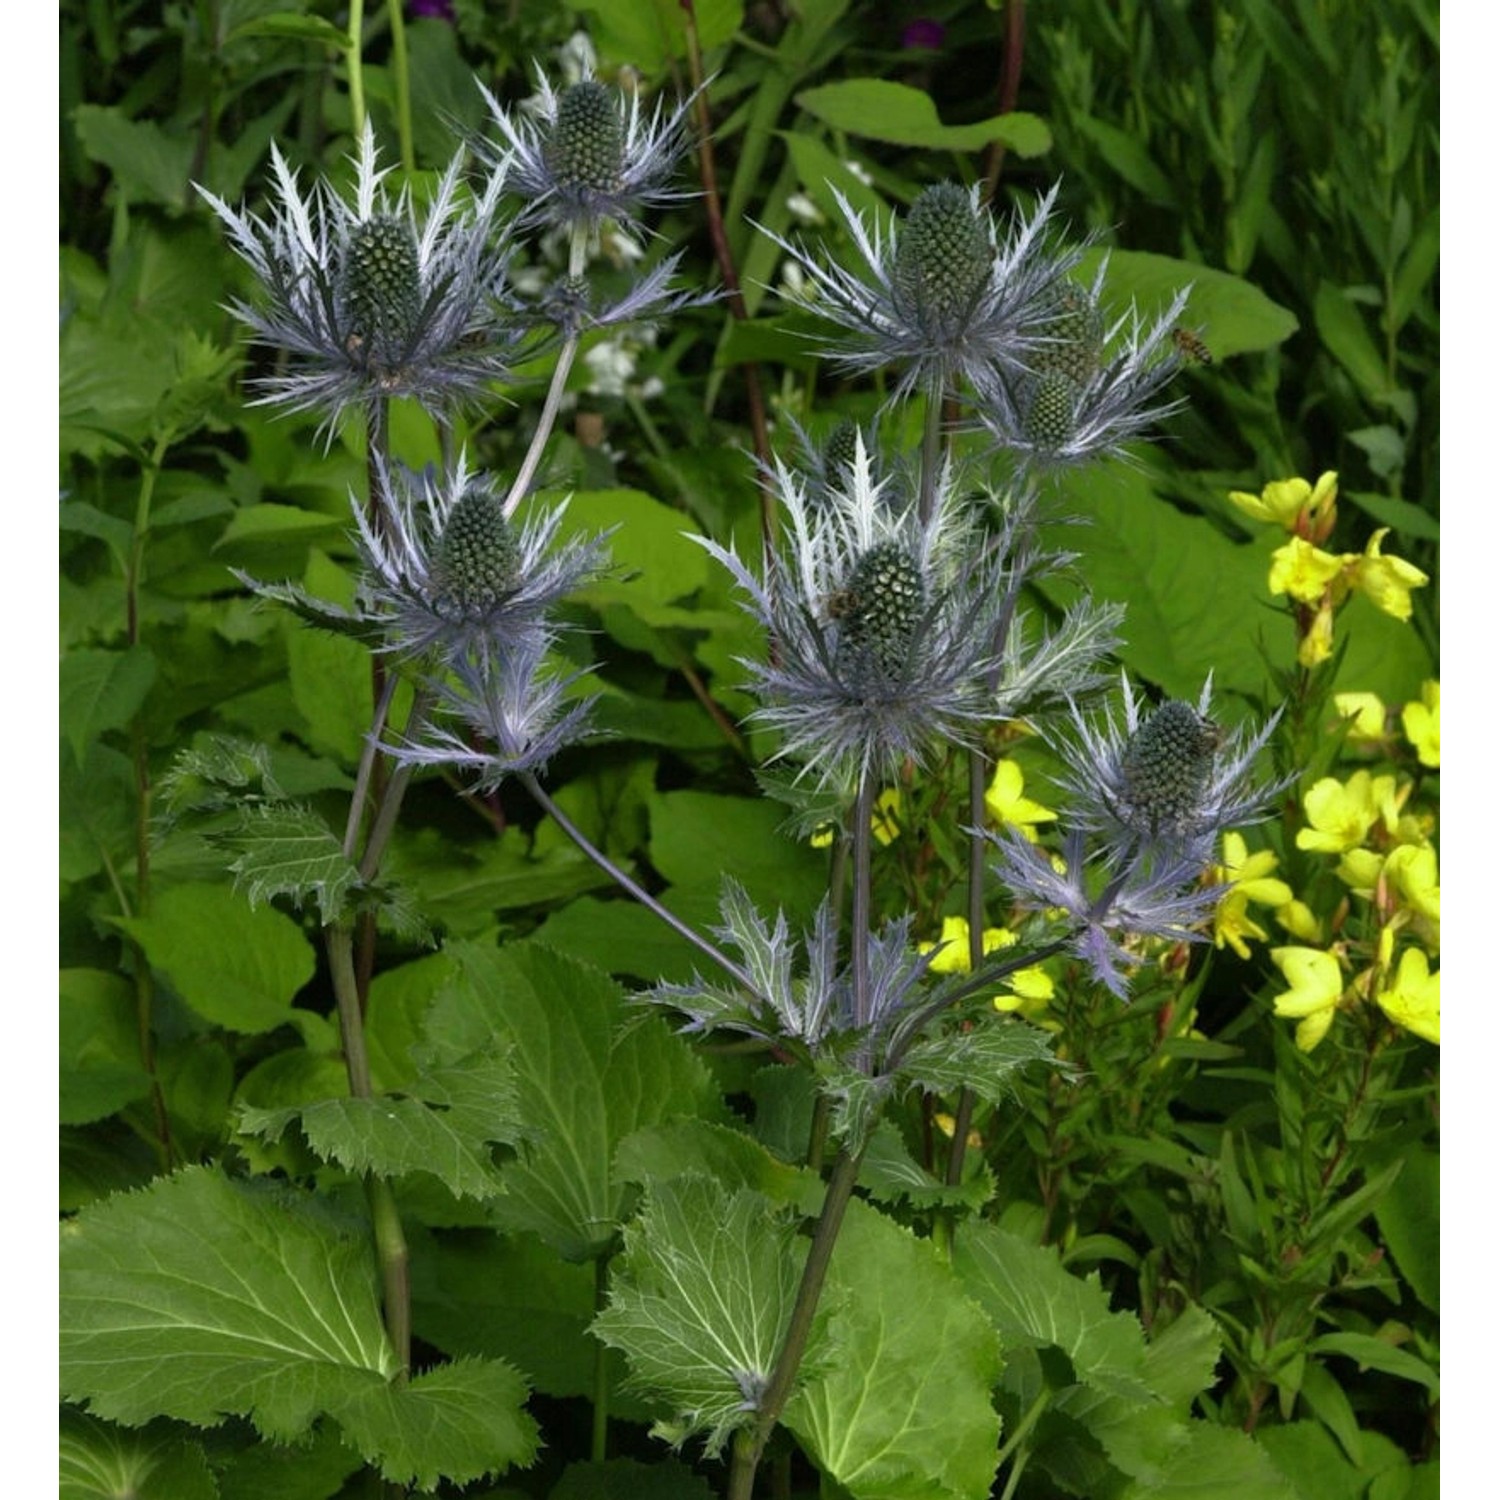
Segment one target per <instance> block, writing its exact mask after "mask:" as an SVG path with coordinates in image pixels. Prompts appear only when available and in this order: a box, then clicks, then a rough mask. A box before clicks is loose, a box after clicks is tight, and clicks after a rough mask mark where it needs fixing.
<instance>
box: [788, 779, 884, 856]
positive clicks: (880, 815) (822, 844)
mask: <svg viewBox="0 0 1500 1500" xmlns="http://www.w3.org/2000/svg"><path fill="white" fill-rule="evenodd" d="M900 811H901V793H900V791H899V790H898V789H897V788H896V787H893V786H888V787H887V788H886V789H885V790H884V791H883V792H882V793H881V794H880V795H879V796H878V797H877V798H876V799H875V810H874V811H873V812H872V813H871V814H870V832H871V833H873V834H874V835H875V842H876V843H877V844H879V845H880V846H881V847H882V848H884V847H885V845H887V844H889V843H891V842H892V841H893V840H895V839H897V838H899V837H900V836H901V820H900V818H899V817H898V816H897V815H898V814H899V813H900ZM833 835H834V825H833V824H832V823H824V824H823V825H822V826H821V827H819V828H815V829H814V830H813V832H812V835H811V837H810V838H809V839H808V843H810V844H811V845H812V846H813V848H814V849H826V848H827V847H828V846H829V845H830V844H831V843H832V842H833Z"/></svg>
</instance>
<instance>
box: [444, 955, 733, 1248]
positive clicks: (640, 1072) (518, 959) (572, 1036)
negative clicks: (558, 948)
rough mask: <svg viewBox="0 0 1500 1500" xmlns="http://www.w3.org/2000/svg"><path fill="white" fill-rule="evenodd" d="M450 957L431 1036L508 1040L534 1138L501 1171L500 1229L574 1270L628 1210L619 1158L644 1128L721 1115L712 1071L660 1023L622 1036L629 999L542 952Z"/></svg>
mask: <svg viewBox="0 0 1500 1500" xmlns="http://www.w3.org/2000/svg"><path fill="white" fill-rule="evenodd" d="M450 951H452V952H453V953H454V956H455V957H456V958H457V960H458V962H459V966H460V976H459V978H458V979H457V980H456V982H455V983H454V984H453V985H452V986H450V987H449V988H447V989H446V990H445V991H444V992H443V994H442V995H441V996H440V997H439V999H438V1001H437V1003H436V1004H435V1005H434V1007H433V1012H432V1015H431V1018H430V1021H429V1036H431V1037H432V1038H433V1039H434V1040H441V1041H442V1043H443V1044H444V1045H445V1046H450V1047H457V1046H462V1045H468V1046H476V1047H477V1046H483V1045H485V1044H486V1043H488V1042H490V1041H492V1040H493V1039H494V1038H496V1037H500V1038H503V1039H508V1040H509V1041H510V1043H511V1044H512V1049H513V1050H512V1057H513V1060H514V1063H515V1070H516V1088H517V1102H518V1107H519V1110H520V1113H521V1117H522V1118H523V1119H524V1120H525V1121H526V1122H527V1124H528V1126H529V1127H530V1128H531V1130H532V1131H533V1132H534V1138H533V1139H532V1140H531V1141H530V1142H529V1143H528V1144H527V1147H526V1150H525V1151H524V1153H523V1155H522V1158H521V1160H519V1161H515V1162H511V1163H508V1164H507V1165H506V1166H505V1167H504V1168H502V1170H501V1179H502V1181H503V1183H504V1185H505V1189H506V1196H505V1197H503V1198H501V1199H500V1200H499V1201H498V1202H497V1203H496V1204H495V1207H494V1213H495V1215H496V1217H497V1219H498V1220H499V1221H500V1222H501V1223H502V1224H504V1225H505V1226H506V1227H509V1228H513V1229H529V1230H531V1231H533V1232H534V1233H536V1234H538V1235H540V1236H541V1238H542V1239H543V1240H545V1241H546V1242H547V1243H548V1244H549V1245H551V1246H552V1247H553V1248H554V1249H555V1250H557V1251H558V1253H559V1254H561V1255H563V1256H565V1257H566V1258H568V1259H570V1260H586V1259H590V1258H592V1257H594V1256H597V1255H601V1254H603V1253H604V1252H605V1250H607V1249H608V1247H609V1246H610V1244H611V1243H612V1242H613V1239H614V1236H615V1232H616V1229H617V1226H618V1224H619V1221H620V1219H621V1217H622V1214H623V1210H624V1191H625V1184H624V1183H622V1182H620V1181H618V1180H617V1178H616V1176H615V1174H614V1172H613V1170H612V1164H613V1160H614V1155H615V1150H616V1148H617V1147H618V1145H619V1143H620V1142H621V1141H622V1140H623V1139H624V1138H625V1137H626V1136H627V1135H629V1134H630V1133H631V1132H632V1131H634V1130H637V1129H639V1128H640V1127H641V1126H643V1125H651V1124H655V1123H656V1122H658V1121H661V1120H666V1119H671V1118H672V1117H674V1116H678V1115H694V1114H704V1115H713V1114H715V1113H717V1112H718V1111H719V1109H720V1106H719V1105H718V1102H717V1095H716V1093H715V1091H714V1088H713V1085H712V1081H711V1079H710V1077H709V1074H708V1071H707V1069H705V1068H704V1066H703V1065H702V1064H701V1063H700V1062H699V1061H698V1059H697V1058H696V1057H695V1056H694V1055H693V1053H692V1051H691V1050H690V1049H689V1047H688V1046H687V1044H686V1043H685V1042H683V1041H682V1040H681V1039H680V1038H679V1037H677V1036H674V1035H673V1034H672V1032H670V1031H669V1030H668V1029H667V1027H666V1026H665V1024H664V1023H663V1022H662V1021H660V1020H659V1019H658V1018H657V1017H655V1016H644V1017H640V1018H639V1019H635V1020H632V1021H631V1024H630V1025H629V1026H627V1027H623V1028H622V1024H621V1023H622V1022H623V1021H625V1019H626V1011H625V1007H624V1004H623V999H624V997H623V995H622V994H621V991H620V990H619V988H618V987H617V986H616V985H615V984H614V983H613V981H611V980H610V979H609V978H607V977H606V976H605V975H604V974H602V973H600V972H599V971H598V970H597V969H592V968H589V967H587V966H586V965H584V964H581V963H578V962H576V961H575V960H573V959H571V958H568V957H567V956H565V955H563V954H561V953H556V952H553V951H552V950H551V949H548V948H543V947H540V946H538V945H535V944H518V945H512V946H510V947H507V948H504V949H494V948H490V949H486V948H482V947H479V946H478V945H471V944H464V945H456V946H455V947H454V948H453V949H451V950H450Z"/></svg>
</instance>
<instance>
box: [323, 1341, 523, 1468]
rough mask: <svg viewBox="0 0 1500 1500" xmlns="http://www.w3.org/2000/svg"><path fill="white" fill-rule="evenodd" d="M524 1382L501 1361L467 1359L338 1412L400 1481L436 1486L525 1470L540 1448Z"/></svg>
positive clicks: (367, 1453)
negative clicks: (528, 1408) (526, 1402)
mask: <svg viewBox="0 0 1500 1500" xmlns="http://www.w3.org/2000/svg"><path fill="white" fill-rule="evenodd" d="M526 1395H527V1391H526V1382H525V1380H523V1379H522V1377H521V1376H520V1374H518V1373H517V1371H516V1370H514V1369H512V1368H511V1366H509V1365H507V1364H505V1363H504V1362H503V1361H500V1360H482V1359H461V1360H458V1361H456V1362H455V1363H453V1364H451V1365H439V1366H438V1367H437V1368H436V1369H433V1370H427V1371H425V1372H424V1373H423V1374H421V1375H417V1376H414V1377H413V1378H412V1380H411V1381H410V1382H409V1383H408V1384H406V1385H404V1386H394V1385H380V1386H366V1387H365V1388H364V1389H363V1390H360V1391H356V1392H351V1393H350V1394H349V1395H348V1396H346V1397H344V1398H343V1399H341V1400H340V1401H338V1403H337V1405H336V1406H335V1407H334V1409H333V1410H334V1415H335V1416H336V1417H337V1419H338V1421H339V1424H340V1426H342V1427H343V1429H344V1431H345V1432H346V1433H347V1434H348V1437H349V1440H350V1442H352V1443H353V1444H354V1446H355V1447H356V1448H358V1449H359V1451H360V1453H362V1454H363V1455H364V1457H365V1458H366V1459H367V1460H368V1461H369V1462H370V1463H372V1464H375V1465H376V1466H377V1467H378V1468H379V1470H380V1472H381V1473H382V1474H383V1475H385V1477H386V1478H387V1479H389V1480H391V1481H393V1482H394V1483H396V1484H406V1485H412V1484H414V1485H416V1486H417V1487H418V1488H420V1489H424V1490H431V1489H435V1488H436V1487H437V1485H438V1483H439V1482H440V1481H441V1480H444V1479H446V1480H448V1481H450V1482H451V1483H453V1484H468V1483H469V1482H471V1481H472V1480H475V1479H482V1478H484V1477H485V1476H486V1475H489V1474H498V1473H502V1472H503V1471H504V1470H506V1469H510V1468H525V1467H526V1466H527V1465H528V1464H530V1463H531V1462H532V1460H533V1459H535V1457H536V1453H537V1449H538V1447H539V1446H540V1442H539V1435H538V1433H537V1427H536V1423H535V1422H534V1421H532V1419H531V1417H530V1416H529V1415H528V1414H527V1413H526V1411H525V1410H524V1409H523V1403H524V1402H525V1400H526Z"/></svg>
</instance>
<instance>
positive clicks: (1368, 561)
mask: <svg viewBox="0 0 1500 1500" xmlns="http://www.w3.org/2000/svg"><path fill="white" fill-rule="evenodd" d="M1389 532H1390V527H1389V526H1382V527H1381V528H1380V530H1379V531H1377V532H1376V533H1375V535H1374V536H1372V537H1371V538H1370V540H1369V543H1368V545H1367V546H1366V547H1365V550H1364V555H1363V556H1362V557H1361V556H1358V555H1356V554H1353V553H1351V554H1350V555H1349V556H1348V558H1346V561H1347V562H1348V563H1349V565H1350V567H1349V572H1350V582H1351V583H1352V584H1353V586H1354V587H1355V588H1357V589H1358V590H1359V591H1360V592H1361V593H1362V594H1366V595H1368V596H1369V599H1370V602H1371V603H1372V604H1374V605H1375V607H1376V608H1377V609H1380V610H1383V611H1384V612H1385V613H1386V614H1388V615H1393V616H1394V617H1395V618H1396V619H1398V620H1409V619H1411V591H1412V590H1413V589H1419V588H1421V587H1422V585H1423V584H1425V583H1426V582H1427V575H1426V574H1425V573H1424V572H1423V571H1422V570H1421V569H1420V568H1418V567H1414V566H1413V565H1412V564H1411V563H1409V562H1404V561H1403V560H1402V559H1401V558H1399V557H1382V556H1381V555H1380V544H1381V542H1383V541H1384V540H1385V538H1386V536H1387V535H1388V534H1389Z"/></svg>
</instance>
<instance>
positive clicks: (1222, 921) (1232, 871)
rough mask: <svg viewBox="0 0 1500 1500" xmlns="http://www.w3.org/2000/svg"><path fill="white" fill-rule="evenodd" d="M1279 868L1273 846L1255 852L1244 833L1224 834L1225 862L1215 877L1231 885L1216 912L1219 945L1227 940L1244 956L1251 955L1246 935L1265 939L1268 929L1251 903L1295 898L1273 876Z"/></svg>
mask: <svg viewBox="0 0 1500 1500" xmlns="http://www.w3.org/2000/svg"><path fill="white" fill-rule="evenodd" d="M1275 868H1276V855H1275V854H1274V853H1273V852H1272V851H1271V850H1269V849H1261V850H1258V851H1257V852H1256V853H1254V854H1251V853H1250V852H1249V850H1248V848H1247V847H1246V844H1245V840H1244V836H1243V835H1242V834H1238V833H1226V834H1225V835H1224V862H1223V864H1220V865H1216V866H1215V867H1214V870H1213V879H1214V881H1215V882H1216V883H1218V884H1221V885H1227V886H1228V887H1229V889H1228V890H1227V891H1226V892H1225V893H1224V895H1223V898H1222V899H1221V900H1220V902H1219V905H1218V909H1217V910H1216V911H1215V912H1214V945H1215V946H1216V947H1219V948H1222V947H1223V946H1224V945H1225V944H1226V943H1227V944H1228V945H1229V946H1230V947H1231V948H1233V949H1234V951H1235V952H1236V953H1238V954H1239V956H1240V957H1241V958H1249V956H1250V949H1249V947H1248V946H1247V945H1246V943H1245V939H1246V938H1247V937H1249V938H1255V939H1257V940H1258V941H1260V942H1265V940H1266V934H1265V930H1264V928H1262V927H1261V926H1260V925H1259V923H1257V922H1255V921H1254V920H1253V919H1252V918H1251V916H1250V914H1249V903H1250V902H1251V901H1255V902H1258V903H1259V904H1260V905H1262V906H1273V907H1279V906H1285V905H1286V903H1287V902H1289V901H1290V900H1291V899H1292V888H1291V886H1289V885H1288V884H1287V883H1286V881H1284V880H1277V879H1275V878H1274V877H1273V875H1272V871H1274V870H1275Z"/></svg>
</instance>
